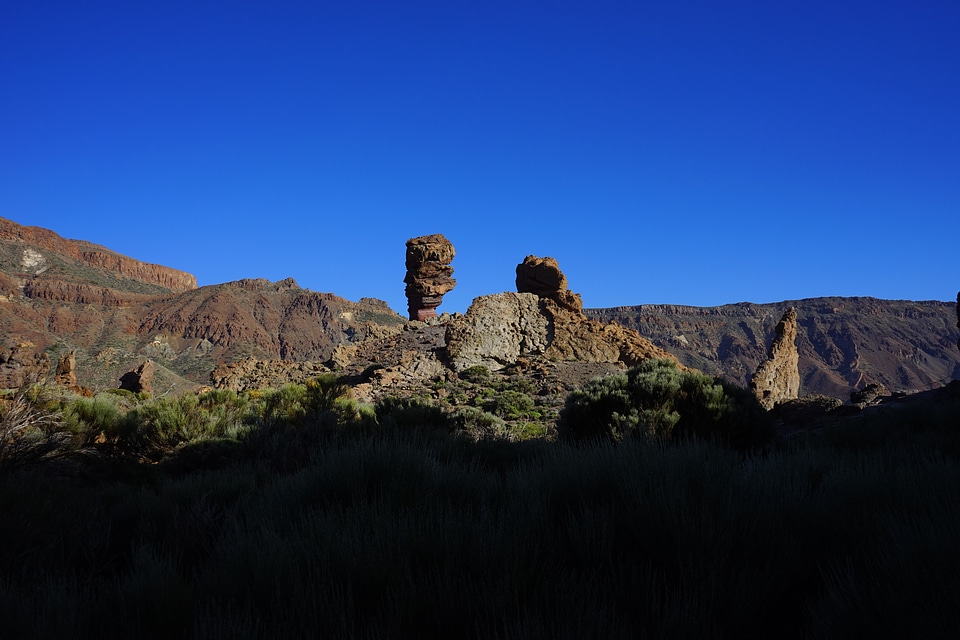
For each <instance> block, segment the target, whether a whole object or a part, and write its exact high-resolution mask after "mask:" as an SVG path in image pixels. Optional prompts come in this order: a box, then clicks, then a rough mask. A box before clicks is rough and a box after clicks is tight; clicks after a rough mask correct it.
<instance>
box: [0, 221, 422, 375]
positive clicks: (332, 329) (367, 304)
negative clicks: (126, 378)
mask: <svg viewBox="0 0 960 640" xmlns="http://www.w3.org/2000/svg"><path fill="white" fill-rule="evenodd" d="M402 323H403V318H402V317H400V316H399V315H397V314H396V313H395V312H393V311H392V310H391V309H389V307H387V305H386V303H384V302H382V301H379V300H373V299H364V300H361V301H360V302H351V301H349V300H345V299H343V298H340V297H338V296H335V295H333V294H329V293H317V292H313V291H309V290H306V289H302V288H300V287H299V286H298V285H297V283H296V282H295V281H294V280H293V279H287V280H284V281H282V282H277V283H271V282H268V281H267V280H263V279H254V280H241V281H238V282H232V283H226V284H221V285H215V286H208V287H199V288H198V287H197V284H196V279H195V278H194V277H193V276H192V275H190V274H188V273H184V272H181V271H176V270H174V269H169V268H167V267H162V266H159V265H150V264H146V263H142V262H139V261H136V260H133V259H132V258H127V257H125V256H121V255H119V254H116V253H114V252H112V251H110V250H108V249H105V248H103V247H98V246H97V245H93V244H90V243H87V242H83V241H77V240H67V239H64V238H61V237H60V236H58V235H57V234H55V233H53V232H52V231H47V230H45V229H39V228H36V227H24V226H20V225H17V224H16V223H14V222H11V221H9V220H3V219H0V352H2V354H3V355H2V357H0V382H3V381H7V384H9V385H10V386H15V384H18V383H19V382H20V381H23V380H25V379H29V378H31V377H37V376H43V377H52V376H53V373H52V371H53V369H55V367H56V364H57V362H58V359H59V357H60V356H61V355H64V354H67V353H69V352H74V354H75V356H74V357H75V367H74V373H75V377H76V381H77V383H78V384H80V385H82V386H87V387H91V388H97V389H100V388H106V387H116V386H117V383H118V381H119V378H120V377H121V376H122V375H123V374H124V373H126V372H128V371H131V370H133V369H135V368H137V367H138V366H139V365H140V364H141V363H142V362H144V361H145V360H152V361H153V362H154V363H155V365H156V374H155V384H154V386H155V388H156V389H158V390H161V391H163V390H180V389H185V388H191V387H197V386H200V385H204V384H207V383H208V382H209V378H210V372H211V371H212V370H213V368H214V367H215V366H216V365H217V364H219V363H222V362H225V361H227V362H230V361H234V360H238V359H242V358H245V357H257V358H278V359H287V360H326V359H329V358H330V356H331V355H332V354H333V350H334V348H335V347H336V346H337V345H339V344H342V343H349V342H353V341H357V340H362V339H365V338H367V337H370V336H372V335H384V334H386V333H389V332H390V331H391V330H393V329H391V327H398V326H399V325H401V324H402ZM51 362H52V364H53V367H51V364H50V363H51Z"/></svg>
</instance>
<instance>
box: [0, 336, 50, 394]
mask: <svg viewBox="0 0 960 640" xmlns="http://www.w3.org/2000/svg"><path fill="white" fill-rule="evenodd" d="M34 349H35V347H34V345H33V343H32V342H20V343H17V344H15V345H11V346H9V347H7V348H6V349H4V350H2V351H0V389H18V388H20V387H22V386H23V385H26V384H34V383H37V382H41V381H42V380H43V379H44V378H46V377H47V373H48V372H49V371H50V358H49V357H48V356H47V354H45V353H36V352H35V351H34Z"/></svg>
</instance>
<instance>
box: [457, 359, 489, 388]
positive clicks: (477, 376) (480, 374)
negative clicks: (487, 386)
mask: <svg viewBox="0 0 960 640" xmlns="http://www.w3.org/2000/svg"><path fill="white" fill-rule="evenodd" d="M460 379H461V380H466V381H467V382H475V383H477V384H482V383H484V382H486V381H487V380H489V379H490V370H489V369H487V368H486V367H485V366H483V365H482V364H477V365H474V366H472V367H467V368H466V369H464V370H463V371H461V372H460Z"/></svg>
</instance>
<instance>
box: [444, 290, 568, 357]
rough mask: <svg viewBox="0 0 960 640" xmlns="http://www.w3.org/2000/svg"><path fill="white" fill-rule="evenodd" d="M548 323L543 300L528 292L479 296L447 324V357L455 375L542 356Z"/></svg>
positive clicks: (546, 340)
mask: <svg viewBox="0 0 960 640" xmlns="http://www.w3.org/2000/svg"><path fill="white" fill-rule="evenodd" d="M550 324H551V322H550V318H549V317H548V315H547V311H546V308H545V305H544V303H543V301H542V300H541V298H539V297H537V296H535V295H533V294H532V293H498V294H495V295H490V296H480V297H479V298H475V299H474V301H473V304H471V305H470V308H469V309H467V313H466V315H464V316H463V317H461V318H457V319H455V320H454V321H452V322H451V323H450V324H448V325H447V333H446V343H447V358H448V360H449V361H450V364H451V366H452V367H453V368H454V370H456V371H458V372H459V371H463V370H464V369H467V368H469V367H472V366H476V365H483V366H485V367H487V368H489V369H502V368H503V367H505V366H508V365H511V364H513V363H515V362H516V361H517V360H518V359H519V358H520V357H522V356H529V355H543V354H544V352H546V350H547V347H548V346H549V345H550V338H551V334H552V331H551V326H550Z"/></svg>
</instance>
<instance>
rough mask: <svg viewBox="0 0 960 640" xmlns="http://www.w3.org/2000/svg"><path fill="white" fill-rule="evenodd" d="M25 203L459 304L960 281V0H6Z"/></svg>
mask: <svg viewBox="0 0 960 640" xmlns="http://www.w3.org/2000/svg"><path fill="white" fill-rule="evenodd" d="M0 216H3V217H6V218H10V219H12V220H14V221H16V222H19V223H21V224H28V225H37V226H41V227H47V228H50V229H53V230H54V231H56V232H57V233H59V234H60V235H63V236H66V237H70V238H80V239H85V240H90V241H93V242H97V243H99V244H103V245H105V246H107V247H109V248H111V249H113V250H115V251H118V252H120V253H123V254H126V255H129V256H131V257H134V258H137V259H140V260H144V261H147V262H155V263H160V264H164V265H167V266H171V267H175V268H179V269H182V270H185V271H189V272H191V273H193V274H194V275H196V276H197V278H198V280H199V282H200V284H216V283H220V282H225V281H229V280H236V279H239V278H245V277H264V278H269V279H271V280H279V279H282V278H285V277H288V276H292V277H294V278H296V280H297V281H298V282H299V283H300V284H301V285H302V286H304V287H308V288H310V289H313V290H315V291H327V292H332V293H336V294H337V295H340V296H343V297H346V298H349V299H352V300H356V299H359V298H360V297H363V296H371V297H377V298H381V299H384V300H386V301H387V302H388V303H390V305H391V306H392V307H393V308H394V309H396V310H398V311H400V312H404V311H405V308H406V299H405V298H404V295H403V287H404V285H403V282H402V280H403V276H404V243H405V242H406V240H407V239H408V238H410V237H413V236H418V235H424V234H428V233H443V234H445V235H446V236H447V237H448V238H449V239H450V240H451V241H452V242H453V244H454V246H455V247H456V249H457V258H456V260H455V261H454V267H455V269H456V272H455V274H454V275H455V277H456V278H457V280H458V285H457V288H456V289H455V290H454V291H453V292H452V293H450V294H448V295H447V297H446V298H445V300H444V304H443V305H442V306H441V308H440V310H441V311H444V310H448V311H465V310H466V308H467V306H468V305H469V304H470V301H471V300H472V298H474V297H475V296H478V295H483V294H488V293H497V292H500V291H509V290H513V289H514V277H515V272H514V269H515V267H516V265H517V263H518V262H520V261H521V260H522V259H523V257H524V256H526V255H528V254H536V255H540V256H547V255H549V256H553V257H555V258H557V259H558V260H559V262H560V266H561V268H562V269H563V270H564V271H565V272H566V274H567V276H568V278H569V280H570V285H571V288H572V289H573V290H574V291H578V292H580V293H581V294H582V295H583V299H584V302H585V304H586V305H587V306H589V307H608V306H617V305H630V304H642V303H677V304H692V305H703V306H707V305H717V304H724V303H730V302H739V301H754V302H772V301H779V300H785V299H792V298H804V297H815V296H825V295H843V296H853V295H866V296H876V297H881V298H905V299H915V300H922V299H940V300H951V299H953V297H954V296H955V295H956V292H957V290H958V289H960V3H958V2H957V1H956V0H919V1H913V2H907V1H906V0H901V1H898V2H889V1H884V0H875V1H839V2H838V1H837V0H830V1H821V0H813V1H807V2H795V1H783V2H780V1H771V0H757V1H746V2H745V1H739V0H725V1H723V2H720V1H712V2H702V1H701V2H692V1H687V0H678V1H676V2H609V1H605V0H598V1H592V2H563V1H551V2H526V1H524V0H514V1H511V2H495V1H489V0H485V1H484V2H458V1H455V0H444V1H432V0H431V1H420V0H405V1H403V2H397V1H393V2H386V1H383V2H379V1H378V2H367V1H363V0H360V1H352V0H351V1H349V2H339V1H338V2H322V1H321V2H270V3H268V2H263V1H259V2H248V1H243V0H237V1H231V2H226V1H223V2H204V1H203V0H194V1H190V2H181V1H177V0H162V1H161V0H155V1H152V0H145V1H139V0H138V1H136V2H131V1H129V0H123V1H117V2H99V1H96V0H91V1H83V2H77V1H70V2H46V1H43V0H33V1H30V0H8V1H7V2H4V3H3V4H2V6H0Z"/></svg>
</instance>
